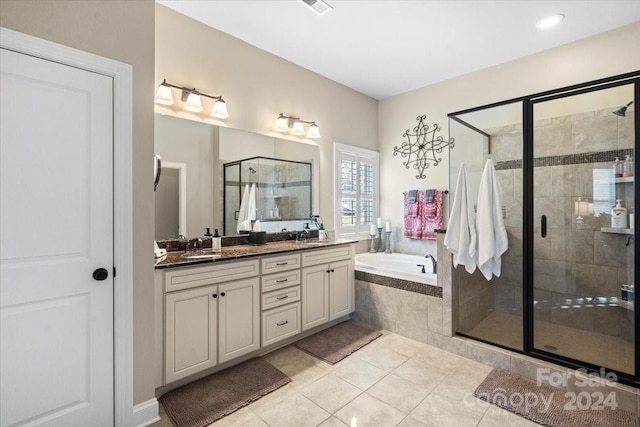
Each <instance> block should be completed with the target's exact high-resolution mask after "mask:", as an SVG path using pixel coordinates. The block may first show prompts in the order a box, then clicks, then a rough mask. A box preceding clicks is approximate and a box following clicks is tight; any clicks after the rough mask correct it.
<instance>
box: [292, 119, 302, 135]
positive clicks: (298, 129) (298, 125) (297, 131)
mask: <svg viewBox="0 0 640 427" xmlns="http://www.w3.org/2000/svg"><path fill="white" fill-rule="evenodd" d="M291 133H292V134H293V135H304V123H302V122H301V121H300V120H296V121H295V122H293V128H292V129H291Z"/></svg>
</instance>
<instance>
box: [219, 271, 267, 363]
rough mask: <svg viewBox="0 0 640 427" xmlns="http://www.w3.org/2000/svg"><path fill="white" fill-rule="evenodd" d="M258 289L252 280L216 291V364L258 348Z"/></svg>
mask: <svg viewBox="0 0 640 427" xmlns="http://www.w3.org/2000/svg"><path fill="white" fill-rule="evenodd" d="M259 286H260V281H259V279H258V278H257V277H254V278H251V279H246V280H237V281H234V282H227V283H223V284H222V285H220V286H219V287H218V291H219V294H220V297H219V298H218V304H219V313H220V333H219V334H218V339H219V341H220V342H219V344H218V348H219V350H220V363H222V362H226V361H227V360H231V359H234V358H236V357H238V356H242V355H243V354H247V353H250V352H252V351H253V350H257V349H259V348H260V297H259Z"/></svg>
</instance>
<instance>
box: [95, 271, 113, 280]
mask: <svg viewBox="0 0 640 427" xmlns="http://www.w3.org/2000/svg"><path fill="white" fill-rule="evenodd" d="M107 277H109V272H108V271H107V269H106V268H98V269H96V270H94V271H93V278H94V279H95V280H105V279H106V278H107Z"/></svg>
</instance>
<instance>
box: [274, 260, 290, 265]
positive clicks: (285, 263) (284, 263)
mask: <svg viewBox="0 0 640 427" xmlns="http://www.w3.org/2000/svg"><path fill="white" fill-rule="evenodd" d="M287 264H289V262H287V261H285V262H277V263H276V265H287Z"/></svg>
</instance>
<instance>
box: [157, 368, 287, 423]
mask: <svg viewBox="0 0 640 427" xmlns="http://www.w3.org/2000/svg"><path fill="white" fill-rule="evenodd" d="M289 382H291V379H290V378H289V377H288V376H286V375H285V374H284V373H282V372H281V371H279V370H278V369H276V368H274V367H273V366H272V365H271V364H269V363H268V362H266V361H265V360H264V359H261V358H255V359H250V360H247V361H246V362H243V363H241V364H239V365H236V366H232V367H230V368H228V369H225V370H223V371H220V372H216V373H215V374H211V375H209V376H208V377H205V378H202V379H200V380H197V381H194V382H192V383H189V384H187V385H185V386H182V387H180V388H177V389H175V390H172V391H170V392H168V393H165V394H163V395H162V397H160V402H161V403H162V406H163V407H164V410H165V412H166V413H167V415H168V416H169V418H171V421H172V422H173V424H174V425H175V426H177V427H203V426H207V425H209V424H211V423H213V422H214V421H216V420H218V419H220V418H222V417H224V416H226V415H229V414H231V413H233V412H235V411H237V410H238V409H240V408H242V407H243V406H246V405H248V404H249V403H251V402H253V401H255V400H258V399H259V398H261V397H262V396H265V395H267V394H269V393H271V392H272V391H274V390H277V389H278V388H280V387H282V386H283V385H285V384H287V383H289Z"/></svg>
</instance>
